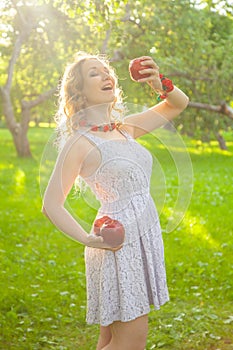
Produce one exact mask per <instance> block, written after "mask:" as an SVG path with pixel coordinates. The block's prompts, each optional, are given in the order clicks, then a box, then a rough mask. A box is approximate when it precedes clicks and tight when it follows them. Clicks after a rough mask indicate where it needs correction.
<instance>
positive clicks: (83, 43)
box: [0, 0, 233, 157]
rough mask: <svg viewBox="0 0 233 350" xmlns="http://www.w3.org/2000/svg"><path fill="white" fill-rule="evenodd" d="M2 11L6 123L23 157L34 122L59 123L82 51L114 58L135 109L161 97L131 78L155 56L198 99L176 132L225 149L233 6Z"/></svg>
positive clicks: (46, 2)
mask: <svg viewBox="0 0 233 350" xmlns="http://www.w3.org/2000/svg"><path fill="white" fill-rule="evenodd" d="M0 13H1V24H0V37H1V41H0V45H1V52H0V70H1V75H0V87H1V88H0V90H1V95H0V96H1V97H0V98H1V100H0V101H1V106H0V118H1V120H0V122H1V126H5V125H6V126H7V127H8V128H9V130H10V132H11V134H12V136H13V140H14V143H15V147H16V150H17V153H18V155H19V156H25V157H26V156H30V155H31V152H30V145H29V143H28V140H27V131H28V125H29V121H30V120H34V121H35V122H36V123H39V122H42V121H44V122H49V123H50V122H51V121H52V119H53V115H54V114H55V111H56V93H55V91H56V87H57V85H58V83H59V79H60V77H61V75H62V74H63V70H64V67H65V65H66V64H67V63H68V62H70V61H72V59H73V55H74V53H75V52H77V51H79V50H82V51H87V52H91V53H97V52H100V53H105V54H107V55H108V57H109V58H110V59H111V61H112V65H113V66H114V67H115V69H116V71H117V74H118V76H119V82H120V85H121V86H122V87H123V90H124V92H125V95H126V96H127V102H130V103H134V104H139V105H147V106H151V105H152V104H153V103H154V101H155V100H156V98H155V97H152V96H151V93H150V89H149V87H148V86H147V85H145V86H141V85H139V84H137V83H133V82H132V81H131V80H130V78H129V75H128V63H129V60H130V59H132V58H134V57H137V56H140V55H151V56H152V57H153V58H154V59H155V60H156V62H157V63H158V64H159V67H160V70H161V72H163V73H164V74H165V75H167V76H169V77H171V78H172V79H173V80H174V82H175V84H176V85H177V86H178V87H181V88H182V89H183V90H184V91H185V92H186V93H187V94H188V95H189V97H190V101H191V102H190V107H189V108H188V109H187V110H186V111H185V117H184V115H182V116H181V117H179V118H177V119H176V120H175V122H174V123H175V124H176V127H177V128H178V130H179V131H180V132H181V133H184V134H187V135H189V136H191V137H198V138H200V139H202V140H203V141H209V140H210V139H213V138H217V139H218V141H219V145H220V147H221V148H224V147H225V144H224V139H223V135H222V132H223V131H225V130H229V129H231V128H232V119H233V110H232V107H233V98H232V96H233V84H232V80H233V69H232V57H233V5H232V1H231V0H229V1H218V0H215V1H214V0H213V1H210V0H208V1H201V0H199V1H198V0H192V1H191V0H189V1H188V0H180V1H168V0H164V1H162V2H155V1H153V0H140V1H135V0H129V1H126V0H122V1H114V0H103V1H99V0H95V1H89V0H86V1H80V0H78V1H71V0H54V1H52V0H27V1H26V0H20V1H19V0H3V1H1V4H0ZM153 100H154V101H153Z"/></svg>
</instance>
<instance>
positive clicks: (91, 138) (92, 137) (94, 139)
mask: <svg viewBox="0 0 233 350" xmlns="http://www.w3.org/2000/svg"><path fill="white" fill-rule="evenodd" d="M77 133H79V134H80V135H83V136H85V137H86V138H87V139H88V140H89V141H91V142H92V143H94V144H95V145H97V146H98V145H99V144H101V143H103V142H104V141H106V140H104V139H102V138H101V137H98V136H95V135H93V134H92V133H90V132H88V130H82V129H79V130H77Z"/></svg>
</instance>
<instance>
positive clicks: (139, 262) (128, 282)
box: [79, 131, 169, 326]
mask: <svg viewBox="0 0 233 350" xmlns="http://www.w3.org/2000/svg"><path fill="white" fill-rule="evenodd" d="M79 132H81V131H79ZM121 132H122V133H123V135H124V136H125V140H122V139H121V140H119V139H118V140H104V139H103V138H100V137H98V136H95V135H94V134H93V133H90V132H89V133H84V132H81V133H82V134H84V135H85V137H87V138H88V139H89V140H90V141H91V142H92V143H94V144H95V145H96V147H98V149H99V151H100V152H101V156H102V162H101V165H100V166H99V167H98V169H97V170H96V172H95V173H94V174H92V175H91V176H90V177H86V178H84V180H85V181H86V183H87V184H88V185H89V186H90V187H91V189H92V191H93V192H94V193H95V195H96V197H97V199H98V200H99V201H100V204H101V206H100V208H99V210H98V214H97V216H96V218H99V217H102V216H103V215H108V216H110V217H111V218H113V219H116V220H119V221H121V222H122V224H123V225H124V228H125V242H124V246H123V248H121V249H120V250H118V251H117V252H112V251H109V250H103V249H96V248H90V247H86V249H85V263H86V279H87V323H89V324H95V323H98V324H101V325H103V326H107V325H109V324H111V323H112V322H114V321H122V322H126V321H131V320H133V319H135V318H137V317H140V316H142V315H145V314H148V313H149V311H150V305H153V306H154V308H155V309H159V308H160V306H161V305H163V304H164V303H166V302H167V301H168V300H169V297H168V290H167V283H166V272H165V265H164V249H163V241H162V236H161V229H160V223H159V218H158V214H157V211H156V208H155V205H154V202H153V199H152V197H151V195H150V176H151V171H152V156H151V154H150V152H149V151H147V150H146V149H145V148H144V147H142V146H141V145H140V144H139V143H138V142H137V141H136V140H134V139H133V138H132V137H131V136H130V135H129V134H127V133H126V132H124V131H121Z"/></svg>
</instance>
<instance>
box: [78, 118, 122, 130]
mask: <svg viewBox="0 0 233 350" xmlns="http://www.w3.org/2000/svg"><path fill="white" fill-rule="evenodd" d="M79 125H80V126H84V127H88V128H90V130H91V131H103V132H107V131H112V130H114V129H116V128H118V126H119V123H116V122H112V123H110V124H101V125H93V124H89V123H87V122H86V121H85V120H81V121H80V122H79Z"/></svg>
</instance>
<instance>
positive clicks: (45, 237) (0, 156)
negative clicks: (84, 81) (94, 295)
mask: <svg viewBox="0 0 233 350" xmlns="http://www.w3.org/2000/svg"><path fill="white" fill-rule="evenodd" d="M50 134H51V130H50V129H48V128H41V129H38V128H31V129H30V133H29V137H30V141H31V148H32V152H33V155H34V158H33V159H19V158H17V157H16V154H15V150H14V148H13V145H12V141H11V136H10V135H9V133H8V131H7V130H4V129H0V143H1V147H0V168H1V172H0V180H1V181H0V186H1V199H0V212H1V217H0V222H1V225H0V235H1V241H0V244H1V246H0V257H1V271H0V273H1V280H0V283H1V285H0V287H1V293H0V299H1V316H0V324H1V331H0V349H1V350H7V349H12V350H17V349H20V350H24V349H25V350H30V349H32V350H37V349H38V350H39V349H46V350H47V349H56V350H75V349H78V350H92V349H93V350H94V349H95V344H96V341H97V336H98V326H87V325H86V323H85V307H86V296H85V270H84V260H83V251H84V249H83V246H82V245H80V244H77V243H76V242H74V241H73V240H71V239H69V238H67V237H66V236H65V235H63V234H61V233H59V232H58V231H57V230H56V229H55V228H54V227H53V225H52V224H51V223H50V222H49V221H48V220H47V219H46V218H45V217H44V216H43V215H42V214H41V212H40V208H41V195H40V187H41V188H42V190H43V188H44V186H45V182H46V178H47V177H48V173H49V171H50V169H51V166H52V163H53V161H54V156H53V154H49V152H48V151H46V152H47V153H45V156H44V158H42V154H43V152H44V147H45V144H46V142H47V140H48V139H49V137H50ZM153 140H154V138H153V136H152V135H148V136H147V137H144V139H143V140H142V142H143V143H144V144H145V145H146V146H147V147H148V149H150V151H151V152H152V153H153V155H154V159H155V160H157V161H158V162H157V166H156V169H155V170H154V171H153V177H152V195H153V197H154V199H155V202H156V204H157V205H158V209H159V211H160V217H161V222H162V226H163V227H166V225H167V220H168V217H169V216H170V215H171V213H172V210H173V206H174V201H175V199H176V196H177V188H178V187H179V184H178V180H177V176H176V171H175V170H176V166H175V164H174V162H172V159H171V153H169V152H168V151H167V149H166V147H164V145H163V144H161V143H160V142H154V143H153ZM231 140H232V135H228V142H227V143H228V151H220V150H219V148H218V145H217V143H216V142H212V143H211V144H203V143H201V142H200V141H192V140H188V139H185V143H186V146H187V150H188V155H190V157H191V165H192V168H193V185H194V187H193V193H192V199H191V202H190V205H189V206H188V208H187V210H186V213H185V216H184V217H183V220H182V221H181V223H180V224H179V225H178V226H177V227H175V229H174V230H173V231H171V232H168V231H169V230H165V229H164V232H163V238H164V245H165V256H166V266H167V275H168V284H169V290H170V299H171V301H170V302H169V303H167V304H166V305H165V306H163V307H162V308H161V310H160V311H155V312H152V313H151V314H150V331H149V339H148V344H147V350H149V349H157V348H158V349H159V348H161V349H167V350H176V349H177V350H180V349H184V350H185V349H194V350H196V349H197V350H198V349H211V350H212V349H216V350H217V349H221V350H222V349H227V350H229V349H233V335H232V325H233V308H232V305H233V303H232V302H233V288H232V281H233V269H232V267H233V258H232V256H233V255H232V253H233V251H232V247H233V224H232V218H233V206H232V203H233V181H232V178H233V157H232V156H233V142H232V141H231ZM178 148H179V147H177V149H175V150H174V154H175V153H177V154H183V156H182V157H181V160H182V159H185V161H186V162H188V158H187V153H186V152H185V150H184V149H178ZM47 156H48V157H47ZM184 157H186V158H184ZM41 158H42V159H43V162H42V165H41V166H40V162H41ZM45 158H48V162H47V163H46V162H45ZM49 158H51V159H49ZM46 164H47V165H46ZM158 164H160V165H158ZM186 165H187V163H185V167H183V168H182V165H180V169H181V176H182V172H185V170H186V169H187V167H186ZM189 165H190V163H189V164H188V166H189ZM46 166H47V168H46ZM183 166H184V164H183ZM39 168H41V174H40V176H39ZM163 174H165V180H164V177H163V176H162V175H163ZM160 175H161V176H160ZM40 179H41V181H40ZM161 179H162V180H161ZM184 180H185V179H184ZM40 182H41V185H40ZM160 185H161V186H160ZM188 186H189V184H188V185H187V184H186V191H187V193H186V195H184V196H183V197H185V196H186V197H187V198H188V195H189V193H188V191H189V190H190V188H189V187H188ZM160 194H161V196H160ZM161 198H162V200H161ZM68 205H69V207H70V209H71V210H72V211H73V213H74V215H75V216H76V217H77V218H78V219H79V220H80V222H82V223H83V225H84V227H86V228H87V229H88V227H89V225H90V223H91V222H92V220H93V219H94V216H95V212H96V209H97V207H98V203H96V202H95V201H94V200H93V198H92V197H91V196H89V194H88V191H87V192H86V194H85V196H81V197H80V198H75V195H74V194H73V193H72V194H71V195H70V196H69V200H68ZM185 205H187V203H186V204H185ZM122 350H123V349H122Z"/></svg>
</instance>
